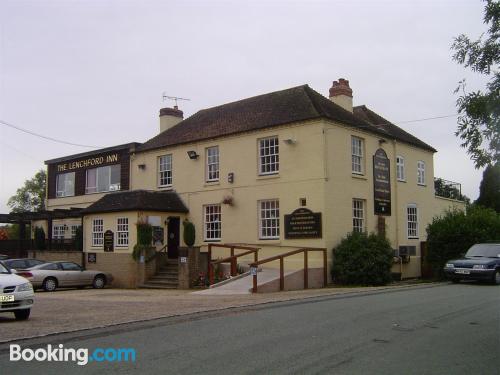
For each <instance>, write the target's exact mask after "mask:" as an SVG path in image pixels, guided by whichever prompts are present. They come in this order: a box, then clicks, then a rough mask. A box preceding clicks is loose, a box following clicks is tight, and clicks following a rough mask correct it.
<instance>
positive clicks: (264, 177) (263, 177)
mask: <svg viewBox="0 0 500 375" xmlns="http://www.w3.org/2000/svg"><path fill="white" fill-rule="evenodd" d="M279 177H280V175H279V173H270V174H260V175H258V176H257V180H269V179H273V178H279Z"/></svg>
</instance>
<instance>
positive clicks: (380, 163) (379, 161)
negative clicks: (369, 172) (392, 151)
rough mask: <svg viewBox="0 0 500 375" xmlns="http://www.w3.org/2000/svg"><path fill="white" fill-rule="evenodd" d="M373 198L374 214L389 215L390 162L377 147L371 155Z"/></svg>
mask: <svg viewBox="0 0 500 375" xmlns="http://www.w3.org/2000/svg"><path fill="white" fill-rule="evenodd" d="M373 198H374V201H375V215H387V216H390V215H391V162H390V160H389V158H388V157H387V154H386V153H385V151H384V150H382V149H381V148H379V149H378V150H377V152H375V155H374V156H373Z"/></svg>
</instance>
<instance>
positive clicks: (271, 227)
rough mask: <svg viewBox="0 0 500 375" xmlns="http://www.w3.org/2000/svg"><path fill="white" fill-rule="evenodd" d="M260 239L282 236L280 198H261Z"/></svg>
mask: <svg viewBox="0 0 500 375" xmlns="http://www.w3.org/2000/svg"><path fill="white" fill-rule="evenodd" d="M258 209H259V239H261V240H279V238H280V201H279V199H265V200H260V201H259V204H258Z"/></svg>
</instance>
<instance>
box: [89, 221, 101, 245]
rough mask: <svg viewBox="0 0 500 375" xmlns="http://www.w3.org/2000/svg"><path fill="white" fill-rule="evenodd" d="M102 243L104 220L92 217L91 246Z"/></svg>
mask: <svg viewBox="0 0 500 375" xmlns="http://www.w3.org/2000/svg"><path fill="white" fill-rule="evenodd" d="M103 245H104V220H103V219H101V218H94V219H92V247H98V246H103Z"/></svg>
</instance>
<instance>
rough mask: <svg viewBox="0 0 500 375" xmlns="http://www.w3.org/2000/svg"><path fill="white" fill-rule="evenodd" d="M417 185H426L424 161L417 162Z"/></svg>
mask: <svg viewBox="0 0 500 375" xmlns="http://www.w3.org/2000/svg"><path fill="white" fill-rule="evenodd" d="M417 184H418V185H422V186H424V185H425V162H424V161H422V160H419V161H417Z"/></svg>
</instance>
